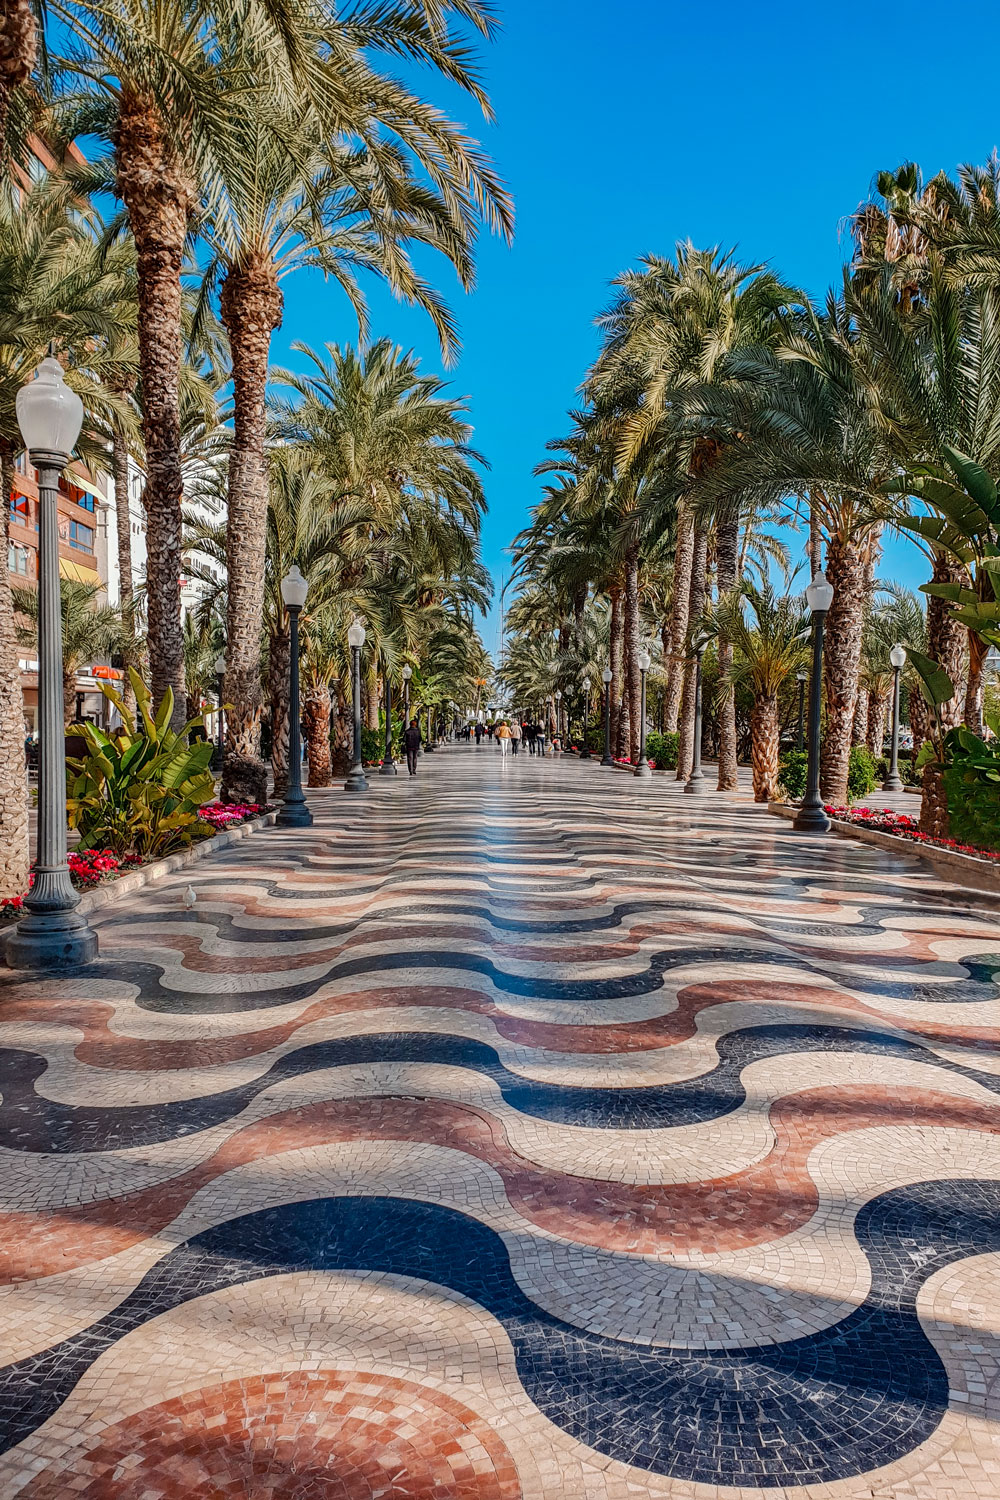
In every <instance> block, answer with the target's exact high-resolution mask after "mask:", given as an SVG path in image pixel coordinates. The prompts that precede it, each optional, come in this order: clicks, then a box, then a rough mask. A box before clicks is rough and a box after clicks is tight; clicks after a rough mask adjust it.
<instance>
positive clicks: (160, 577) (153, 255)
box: [117, 93, 193, 729]
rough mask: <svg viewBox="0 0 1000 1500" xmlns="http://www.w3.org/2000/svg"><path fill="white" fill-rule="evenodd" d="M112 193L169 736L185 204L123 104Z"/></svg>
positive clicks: (153, 666)
mask: <svg viewBox="0 0 1000 1500" xmlns="http://www.w3.org/2000/svg"><path fill="white" fill-rule="evenodd" d="M117 161H118V191H119V193H120V195H121V198H122V201H123V202H124V204H125V207H126V209H127V211H128V220H129V227H130V228H131V230H132V236H133V238H134V240H135V249H136V280H137V290H138V304H139V319H138V324H139V369H140V372H141V376H142V413H143V416H142V430H143V439H144V443H145V449H146V490H145V501H146V597H147V604H146V608H147V622H148V637H149V670H150V681H151V686H152V690H153V700H154V703H155V704H159V702H160V700H161V699H162V698H163V696H164V694H165V693H166V691H167V688H168V687H169V688H172V689H173V694H174V711H173V714H172V716H171V724H172V726H173V728H175V729H180V728H181V727H182V726H183V724H184V638H183V635H182V632H181V603H180V579H181V571H182V555H181V549H182V538H181V502H182V499H183V489H184V486H183V478H182V474H181V443H180V408H179V379H180V363H181V266H182V264H183V260H184V246H185V241H186V238H187V228H188V217H189V213H190V209H191V204H192V201H193V194H192V190H191V185H190V183H189V181H188V177H187V174H186V172H185V170H184V168H183V166H182V164H181V162H180V160H179V158H178V156H177V154H176V152H175V150H174V148H173V146H172V145H171V143H170V142H169V141H168V140H167V138H166V136H165V135H164V133H163V131H162V129H161V126H160V120H159V112H158V110H157V108H156V106H155V105H154V104H153V103H152V102H151V101H148V100H145V99H142V98H140V97H138V96H136V95H132V94H128V93H125V94H123V95H122V99H121V107H120V113H119V126H118V140H117Z"/></svg>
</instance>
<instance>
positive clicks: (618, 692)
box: [608, 585, 628, 756]
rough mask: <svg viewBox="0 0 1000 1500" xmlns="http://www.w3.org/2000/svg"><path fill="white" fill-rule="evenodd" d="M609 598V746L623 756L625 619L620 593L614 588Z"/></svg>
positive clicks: (625, 736)
mask: <svg viewBox="0 0 1000 1500" xmlns="http://www.w3.org/2000/svg"><path fill="white" fill-rule="evenodd" d="M610 597H611V651H610V658H611V659H610V661H609V663H608V665H609V666H610V668H611V746H612V753H613V754H615V755H618V756H624V755H626V754H627V753H628V752H627V750H626V749H625V746H627V744H628V703H627V701H626V698H625V691H624V672H623V670H622V668H623V663H624V657H625V619H624V614H623V611H622V591H621V588H620V587H619V586H617V585H616V586H615V587H614V588H612V589H611V591H610Z"/></svg>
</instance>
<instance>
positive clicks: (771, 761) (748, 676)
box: [716, 583, 809, 802]
mask: <svg viewBox="0 0 1000 1500" xmlns="http://www.w3.org/2000/svg"><path fill="white" fill-rule="evenodd" d="M747 611H749V618H748V614H747ZM716 629H717V630H718V631H720V632H721V631H724V632H725V634H726V636H727V637H728V639H729V640H731V641H732V643H733V646H734V648H735V654H734V658H733V664H732V666H731V667H730V668H729V686H730V687H733V688H735V687H737V686H739V685H743V684H745V685H746V686H747V687H749V689H750V691H751V693H752V694H753V709H752V710H751V714H750V750H751V759H752V761H753V796H754V801H755V802H769V801H770V800H771V799H772V797H774V796H775V793H776V789H777V785H778V752H779V746H780V738H781V721H780V718H779V714H778V695H779V693H780V691H781V689H782V687H783V686H784V684H785V683H786V682H788V681H789V680H790V679H791V678H793V677H794V676H795V673H796V672H797V671H798V670H799V668H800V667H804V666H806V665H807V662H808V655H809V653H808V645H807V642H808V636H809V622H808V620H807V619H806V617H805V616H804V614H803V613H802V609H801V603H800V601H799V600H797V599H792V598H790V597H789V596H788V595H787V594H786V595H784V596H781V597H779V596H778V595H777V594H776V593H775V591H774V589H773V588H772V587H771V585H770V584H763V585H762V586H761V587H760V588H759V589H758V588H756V587H755V586H754V585H753V584H750V583H744V584H743V585H742V587H741V588H739V589H734V590H732V591H731V592H730V593H728V594H725V595H723V597H722V598H721V599H720V601H719V604H718V608H717V611H716Z"/></svg>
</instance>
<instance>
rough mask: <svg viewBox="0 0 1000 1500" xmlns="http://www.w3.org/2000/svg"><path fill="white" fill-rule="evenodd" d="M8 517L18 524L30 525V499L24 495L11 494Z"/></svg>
mask: <svg viewBox="0 0 1000 1500" xmlns="http://www.w3.org/2000/svg"><path fill="white" fill-rule="evenodd" d="M10 518H11V520H12V521H14V522H16V524H17V525H18V526H30V525H31V501H30V500H28V499H27V498H26V496H24V495H11V497H10Z"/></svg>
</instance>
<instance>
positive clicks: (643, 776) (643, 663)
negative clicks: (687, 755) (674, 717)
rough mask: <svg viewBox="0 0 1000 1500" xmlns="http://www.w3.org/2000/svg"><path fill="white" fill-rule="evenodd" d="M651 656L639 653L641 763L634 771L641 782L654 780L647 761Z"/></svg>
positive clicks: (647, 653) (644, 652)
mask: <svg viewBox="0 0 1000 1500" xmlns="http://www.w3.org/2000/svg"><path fill="white" fill-rule="evenodd" d="M649 662H650V656H649V652H648V651H640V652H639V681H640V688H639V762H638V765H637V766H636V768H635V770H634V771H633V773H632V774H633V776H637V777H638V778H639V780H640V781H649V780H651V779H652V775H653V773H652V771H651V770H650V769H649V761H648V760H647V759H646V673H647V672H648V671H649Z"/></svg>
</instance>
